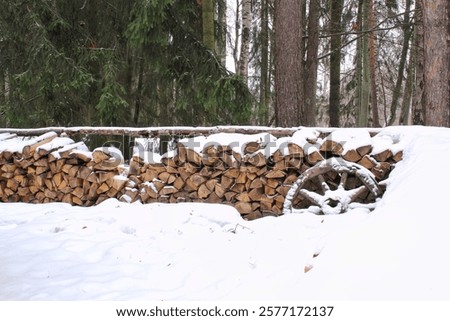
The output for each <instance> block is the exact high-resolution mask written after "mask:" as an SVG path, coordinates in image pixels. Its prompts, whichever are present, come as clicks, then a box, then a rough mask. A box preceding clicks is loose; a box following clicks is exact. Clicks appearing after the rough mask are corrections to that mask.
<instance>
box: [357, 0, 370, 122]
mask: <svg viewBox="0 0 450 321" xmlns="http://www.w3.org/2000/svg"><path fill="white" fill-rule="evenodd" d="M360 5H361V6H362V8H361V9H362V12H361V22H362V23H361V26H362V30H363V31H364V32H365V33H364V35H363V37H362V39H361V46H360V51H359V53H358V56H360V57H361V58H360V59H361V68H362V70H361V79H360V80H361V83H359V84H358V86H359V87H360V89H359V90H360V95H359V98H360V99H359V101H358V118H357V125H358V127H368V126H369V93H370V70H369V34H368V33H367V32H366V31H367V30H368V29H369V28H368V1H367V0H362V1H360Z"/></svg>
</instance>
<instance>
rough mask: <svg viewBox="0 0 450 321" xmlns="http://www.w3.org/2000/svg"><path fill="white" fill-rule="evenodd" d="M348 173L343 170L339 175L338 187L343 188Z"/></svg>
mask: <svg viewBox="0 0 450 321" xmlns="http://www.w3.org/2000/svg"><path fill="white" fill-rule="evenodd" d="M347 177H348V173H347V172H343V173H342V175H341V181H340V182H339V187H338V188H339V189H345V184H346V183H347Z"/></svg>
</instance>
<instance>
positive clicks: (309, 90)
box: [303, 0, 320, 127]
mask: <svg viewBox="0 0 450 321" xmlns="http://www.w3.org/2000/svg"><path fill="white" fill-rule="evenodd" d="M319 11H320V1H318V0H316V1H310V3H309V17H308V42H307V47H306V64H305V83H304V85H305V86H304V95H305V101H304V103H303V106H304V107H303V116H304V120H305V123H304V125H305V126H311V127H313V126H316V88H317V65H318V51H319Z"/></svg>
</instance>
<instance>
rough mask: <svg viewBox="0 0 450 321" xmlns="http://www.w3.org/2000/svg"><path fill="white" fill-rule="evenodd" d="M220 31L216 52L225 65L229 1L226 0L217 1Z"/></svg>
mask: <svg viewBox="0 0 450 321" xmlns="http://www.w3.org/2000/svg"><path fill="white" fill-rule="evenodd" d="M217 22H218V32H217V37H216V53H217V56H218V58H219V60H220V62H221V63H222V65H223V66H225V64H226V59H227V3H226V0H218V1H217Z"/></svg>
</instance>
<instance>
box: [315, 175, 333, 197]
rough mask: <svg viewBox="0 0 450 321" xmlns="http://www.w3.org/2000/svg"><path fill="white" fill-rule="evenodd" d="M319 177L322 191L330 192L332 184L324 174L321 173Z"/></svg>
mask: <svg viewBox="0 0 450 321" xmlns="http://www.w3.org/2000/svg"><path fill="white" fill-rule="evenodd" d="M318 178H319V182H320V187H321V188H322V192H323V193H324V194H325V193H326V192H328V191H329V190H330V186H328V184H327V182H326V181H325V178H324V177H323V175H319V176H318Z"/></svg>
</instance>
